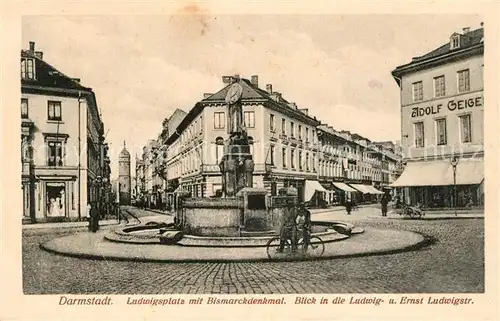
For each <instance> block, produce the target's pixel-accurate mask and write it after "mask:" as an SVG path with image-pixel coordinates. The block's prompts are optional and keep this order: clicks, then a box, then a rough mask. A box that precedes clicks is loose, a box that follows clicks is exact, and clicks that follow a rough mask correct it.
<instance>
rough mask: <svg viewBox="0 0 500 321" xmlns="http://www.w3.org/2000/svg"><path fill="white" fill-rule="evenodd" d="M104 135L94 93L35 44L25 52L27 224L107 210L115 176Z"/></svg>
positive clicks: (23, 136) (24, 187) (23, 135)
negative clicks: (89, 208) (52, 62)
mask: <svg viewBox="0 0 500 321" xmlns="http://www.w3.org/2000/svg"><path fill="white" fill-rule="evenodd" d="M103 134H104V125H103V123H102V121H101V117H100V114H99V110H98V107H97V102H96V97H95V94H94V92H93V91H92V89H91V88H87V87H84V86H82V85H81V84H80V80H79V79H75V78H70V77H68V76H66V75H64V74H63V73H62V72H60V71H59V70H57V69H56V68H54V67H53V66H51V65H50V64H48V63H47V62H46V61H45V60H44V59H43V53H42V52H40V51H35V43H34V42H30V48H29V50H22V51H21V140H22V155H21V161H22V191H23V219H24V221H26V222H28V221H30V222H43V221H63V220H78V219H81V218H83V217H84V216H86V213H87V204H91V206H92V207H93V208H97V209H98V210H100V211H102V210H103V208H104V207H103V200H105V199H106V197H104V196H105V195H104V193H106V192H107V191H109V188H108V187H109V175H110V168H109V158H108V157H107V145H106V144H105V142H104V135H103ZM101 214H102V213H101Z"/></svg>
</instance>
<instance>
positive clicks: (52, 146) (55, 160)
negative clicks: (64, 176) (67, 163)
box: [47, 140, 63, 166]
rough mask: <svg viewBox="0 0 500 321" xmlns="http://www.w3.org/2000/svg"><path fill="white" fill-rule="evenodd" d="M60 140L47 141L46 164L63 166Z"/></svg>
mask: <svg viewBox="0 0 500 321" xmlns="http://www.w3.org/2000/svg"><path fill="white" fill-rule="evenodd" d="M62 144H63V143H62V142H61V141H57V140H56V141H48V142H47V147H48V150H47V152H48V153H47V165H48V166H63V154H62Z"/></svg>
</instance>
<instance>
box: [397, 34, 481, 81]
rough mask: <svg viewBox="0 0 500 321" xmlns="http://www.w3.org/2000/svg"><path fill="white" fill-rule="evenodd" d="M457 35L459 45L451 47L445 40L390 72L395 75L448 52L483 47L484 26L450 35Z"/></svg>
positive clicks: (444, 55) (441, 56) (446, 54)
mask: <svg viewBox="0 0 500 321" xmlns="http://www.w3.org/2000/svg"><path fill="white" fill-rule="evenodd" d="M455 35H458V36H459V37H460V46H459V47H457V48H455V49H451V46H450V41H447V42H446V43H445V44H443V45H441V46H440V47H438V48H436V49H434V50H432V51H430V52H428V53H426V54H423V55H421V56H418V57H415V58H413V60H412V61H411V62H409V63H407V64H404V65H401V66H398V67H396V69H395V70H393V72H392V74H393V76H397V75H399V74H401V73H403V72H404V70H406V69H409V68H412V67H416V66H417V65H424V64H425V63H427V62H430V61H433V60H436V59H437V60H439V59H440V58H445V57H448V56H450V54H453V53H457V54H458V53H463V52H464V51H467V50H469V49H473V48H476V47H484V42H483V38H484V28H479V29H476V30H472V31H469V32H467V33H464V34H459V33H453V34H452V35H451V36H450V39H451V37H453V36H455Z"/></svg>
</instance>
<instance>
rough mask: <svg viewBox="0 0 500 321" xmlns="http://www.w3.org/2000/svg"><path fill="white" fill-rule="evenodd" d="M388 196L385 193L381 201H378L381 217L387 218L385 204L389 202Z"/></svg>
mask: <svg viewBox="0 0 500 321" xmlns="http://www.w3.org/2000/svg"><path fill="white" fill-rule="evenodd" d="M390 198H391V197H390V195H389V193H387V192H385V193H384V195H383V196H382V199H381V200H380V204H381V207H382V216H387V204H388V203H389V201H390Z"/></svg>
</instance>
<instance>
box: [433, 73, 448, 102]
mask: <svg viewBox="0 0 500 321" xmlns="http://www.w3.org/2000/svg"><path fill="white" fill-rule="evenodd" d="M445 95H446V89H445V83H444V76H439V77H436V78H434V97H443V96H445Z"/></svg>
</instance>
